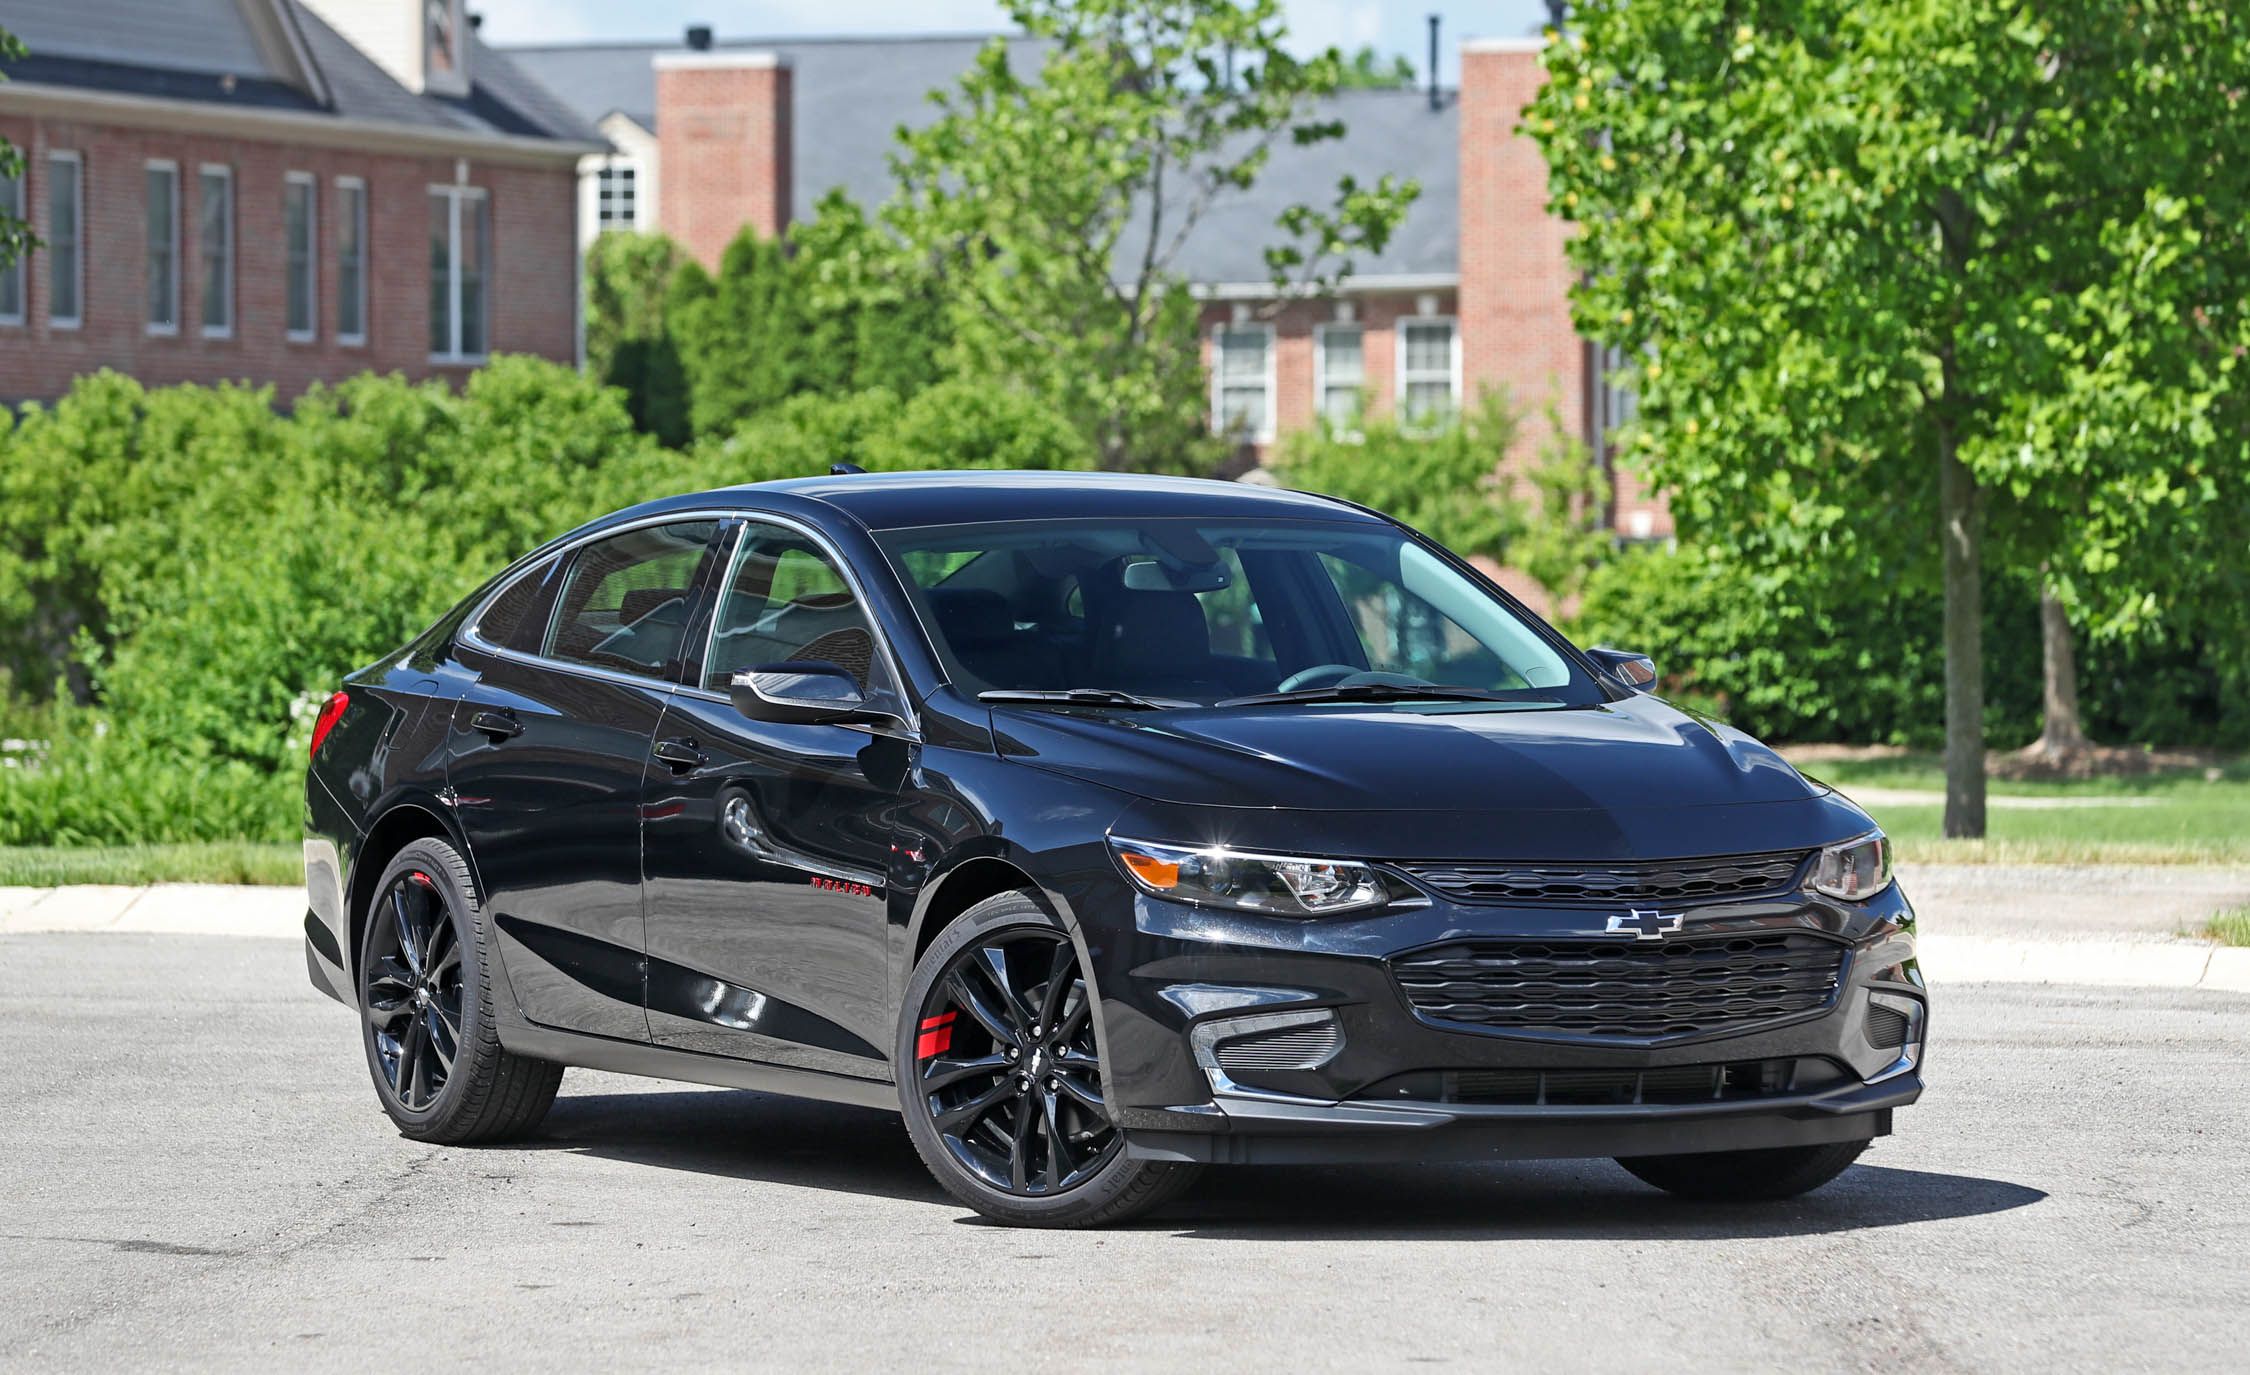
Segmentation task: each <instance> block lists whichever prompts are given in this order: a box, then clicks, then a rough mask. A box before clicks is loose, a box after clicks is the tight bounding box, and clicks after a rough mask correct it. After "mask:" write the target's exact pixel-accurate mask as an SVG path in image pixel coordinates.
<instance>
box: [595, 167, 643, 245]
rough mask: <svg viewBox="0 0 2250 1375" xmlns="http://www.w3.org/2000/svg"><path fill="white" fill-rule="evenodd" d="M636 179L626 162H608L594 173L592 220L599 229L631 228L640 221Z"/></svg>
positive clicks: (632, 168)
mask: <svg viewBox="0 0 2250 1375" xmlns="http://www.w3.org/2000/svg"><path fill="white" fill-rule="evenodd" d="M637 180H638V178H637V177H636V176H635V174H634V167H633V164H632V163H629V162H617V161H613V162H608V163H605V164H603V166H602V169H601V171H599V172H597V173H595V174H594V191H595V197H594V223H595V224H596V225H597V226H599V227H600V228H602V229H631V228H633V227H634V226H635V225H637V224H639V223H640V207H639V199H640V197H639V189H638V187H637V186H636V184H635V183H636V182H637Z"/></svg>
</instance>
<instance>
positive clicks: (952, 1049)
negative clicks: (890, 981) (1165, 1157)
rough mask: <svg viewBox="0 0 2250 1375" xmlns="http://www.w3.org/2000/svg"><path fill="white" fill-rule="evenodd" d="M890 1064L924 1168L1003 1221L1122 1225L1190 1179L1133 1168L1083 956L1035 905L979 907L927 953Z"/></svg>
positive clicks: (1167, 1168) (1149, 1164)
mask: <svg viewBox="0 0 2250 1375" xmlns="http://www.w3.org/2000/svg"><path fill="white" fill-rule="evenodd" d="M893 1063H894V1064H896V1065H897V1066H898V1067H899V1068H898V1085H899V1106H900V1108H901V1109H902V1110H903V1111H904V1113H905V1114H906V1130H907V1135H908V1136H910V1137H911V1138H913V1141H914V1149H915V1150H916V1151H917V1152H918V1153H919V1154H920V1155H921V1157H922V1163H923V1164H925V1165H927V1166H928V1167H929V1169H930V1173H931V1174H933V1175H935V1176H936V1177H937V1181H938V1183H939V1184H941V1185H943V1186H945V1191H946V1192H947V1193H949V1194H951V1195H953V1196H954V1197H955V1198H957V1199H959V1200H960V1201H961V1202H962V1203H964V1204H966V1205H968V1206H969V1207H971V1208H974V1209H975V1210H976V1211H977V1212H979V1213H982V1214H983V1215H984V1216H986V1217H989V1218H992V1219H994V1220H996V1221H1000V1222H1007V1223H1013V1224H1015V1225H1018V1226H1025V1227H1090V1226H1099V1225H1102V1224H1105V1223H1112V1222H1122V1221H1124V1220H1126V1219H1127V1218H1131V1217H1137V1216H1139V1215H1140V1214H1142V1213H1145V1212H1147V1211H1149V1210H1150V1209H1152V1208H1155V1207H1158V1206H1159V1205H1161V1204H1163V1203H1165V1202H1168V1201H1169V1200H1171V1199H1172V1198H1174V1197H1176V1196H1177V1195H1178V1194H1179V1193H1180V1191H1181V1190H1183V1189H1185V1188H1186V1187H1187V1186H1188V1184H1189V1183H1191V1182H1192V1181H1193V1180H1194V1178H1195V1174H1196V1167H1195V1166H1193V1165H1181V1164H1174V1163H1170V1162H1164V1161H1134V1160H1128V1159H1127V1158H1126V1156H1125V1134H1124V1133H1123V1132H1122V1131H1120V1130H1119V1129H1118V1127H1117V1125H1116V1124H1115V1123H1114V1122H1113V1121H1112V1120H1111V1118H1110V1113H1109V1107H1108V1102H1107V1098H1106V1096H1105V1085H1104V1076H1103V1069H1102V1060H1101V1053H1100V1049H1099V1047H1098V1045H1097V1043H1096V1041H1095V1038H1094V1007H1093V1000H1092V997H1091V994H1090V991H1089V985H1088V983H1087V981H1086V976H1085V971H1084V970H1083V969H1082V968H1081V967H1080V964H1079V958H1078V951H1077V947H1076V946H1074V945H1073V944H1072V943H1071V939H1070V934H1069V933H1068V932H1067V931H1066V930H1064V929H1063V926H1062V923H1061V922H1059V921H1057V920H1056V919H1055V918H1054V917H1053V916H1052V915H1051V914H1049V913H1048V912H1047V910H1046V909H1045V908H1043V907H1041V906H1040V905H1039V904H1038V903H1037V902H1035V901H1033V900H1032V898H1031V897H1030V896H1029V895H1027V894H1024V893H1003V894H1001V895H999V896H998V897H993V898H988V899H986V900H985V901H983V902H981V903H978V904H977V905H976V906H974V907H972V908H970V909H969V910H968V911H967V912H965V913H963V914H962V915H961V917H960V919H959V920H957V921H955V922H954V923H953V925H951V926H949V927H947V928H946V930H945V931H944V933H943V934H941V935H940V936H939V937H938V939H937V941H936V942H935V943H934V944H932V945H931V947H930V949H929V952H928V953H927V954H925V955H924V956H923V957H922V961H921V963H920V964H918V965H916V966H915V970H914V977H913V979H912V980H911V981H909V983H908V984H907V992H906V1000H905V1004H904V1007H903V1008H902V1010H901V1015H900V1024H899V1034H898V1044H897V1055H896V1058H895V1059H894V1061H893Z"/></svg>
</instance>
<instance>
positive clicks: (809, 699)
mask: <svg viewBox="0 0 2250 1375" xmlns="http://www.w3.org/2000/svg"><path fill="white" fill-rule="evenodd" d="M727 695H728V696H729V697H731V698H732V699H733V701H734V709H735V710H736V711H739V712H741V713H742V714H743V715H744V716H747V717H749V718H750V719H751V720H753V721H773V722H777V723H781V724H785V725H813V724H817V723H820V722H844V721H864V720H867V719H869V717H870V716H871V715H882V714H883V713H879V712H873V713H871V712H870V711H869V710H868V702H867V694H865V693H864V692H861V691H860V687H859V683H858V681H857V680H855V679H854V678H853V677H852V675H851V674H849V673H847V672H845V671H844V670H843V669H842V668H840V667H838V666H837V665H835V664H832V663H829V662H827V661H826V660H821V659H795V660H790V661H788V662H786V663H778V664H762V665H760V666H759V667H757V668H753V669H750V670H748V671H747V672H743V673H737V674H735V675H734V677H733V679H732V680H731V691H730V692H729V693H728V694H727Z"/></svg>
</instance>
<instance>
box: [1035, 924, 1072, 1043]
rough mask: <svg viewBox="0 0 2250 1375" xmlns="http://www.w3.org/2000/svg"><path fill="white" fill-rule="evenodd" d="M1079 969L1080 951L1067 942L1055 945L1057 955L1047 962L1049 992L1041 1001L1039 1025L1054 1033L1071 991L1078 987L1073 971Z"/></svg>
mask: <svg viewBox="0 0 2250 1375" xmlns="http://www.w3.org/2000/svg"><path fill="white" fill-rule="evenodd" d="M1077 967H1078V951H1077V950H1076V948H1074V947H1073V946H1072V945H1071V943H1070V942H1069V941H1067V940H1064V941H1057V942H1056V943H1055V953H1054V955H1053V956H1052V957H1051V958H1050V959H1049V960H1048V961H1047V991H1046V993H1045V994H1044V995H1043V996H1042V997H1041V998H1040V999H1039V1025H1040V1027H1041V1028H1043V1029H1045V1030H1048V1031H1052V1030H1054V1029H1055V1025H1056V1023H1058V1022H1060V1021H1061V1020H1062V1016H1063V1004H1064V1000H1065V999H1067V998H1068V997H1069V996H1070V990H1071V989H1073V988H1075V987H1077V985H1078V981H1077V980H1076V979H1073V978H1072V977H1071V976H1070V975H1071V971H1072V970H1074V969H1076V968H1077Z"/></svg>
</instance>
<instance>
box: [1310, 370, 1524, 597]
mask: <svg viewBox="0 0 2250 1375" xmlns="http://www.w3.org/2000/svg"><path fill="white" fill-rule="evenodd" d="M1516 430H1517V424H1516V415H1515V412H1514V411H1512V410H1511V409H1509V406H1508V403H1507V400H1506V398H1505V397H1503V396H1501V395H1500V394H1498V393H1495V392H1487V393H1485V394H1484V396H1483V398H1482V399H1481V400H1480V401H1479V403H1478V404H1477V405H1476V406H1475V407H1473V408H1471V409H1469V410H1466V411H1463V412H1461V413H1460V414H1459V415H1456V416H1452V417H1449V418H1447V419H1446V420H1444V421H1443V422H1442V423H1440V424H1438V425H1437V426H1436V427H1435V428H1434V429H1426V428H1421V427H1410V426H1408V425H1406V424H1405V423H1404V422H1402V421H1401V420H1400V419H1399V418H1398V417H1397V416H1396V415H1393V414H1390V413H1388V412H1378V413H1374V414H1369V415H1366V416H1363V417H1362V418H1361V420H1360V421H1359V423H1358V424H1357V425H1356V426H1353V427H1352V428H1350V429H1348V430H1347V429H1344V428H1340V427H1338V426H1336V425H1334V424H1331V423H1330V422H1329V421H1327V420H1326V419H1325V418H1324V419H1323V420H1322V421H1321V423H1320V424H1319V425H1318V426H1317V427H1315V428H1313V429H1309V430H1299V431H1297V432H1296V433H1294V434H1292V435H1290V436H1289V437H1288V438H1287V439H1285V440H1283V441H1282V447H1281V453H1280V455H1279V458H1278V460H1277V462H1276V463H1275V464H1274V474H1275V475H1276V476H1277V477H1279V478H1280V479H1281V481H1282V482H1283V483H1284V484H1286V485H1288V486H1290V487H1294V488H1296V489H1298V490H1299V491H1304V492H1320V493H1323V494H1324V495H1327V496H1332V497H1341V498H1342V499H1344V500H1346V501H1356V502H1358V503H1359V504H1360V505H1362V506H1371V507H1373V508H1374V509H1376V510H1378V511H1381V512H1382V513H1383V514H1385V515H1387V516H1390V517H1392V518H1394V519H1396V520H1400V521H1404V522H1405V523H1406V524H1408V525H1411V526H1413V527H1414V528H1415V529H1417V530H1420V531H1421V532H1422V533H1423V534H1425V535H1428V536H1429V537H1430V538H1432V539H1434V540H1436V541H1437V542H1438V543H1440V544H1442V545H1444V546H1445V547H1446V548H1448V549H1451V550H1452V551H1453V552H1455V553H1457V554H1462V555H1469V556H1473V555H1479V554H1481V555H1484V556H1485V557H1487V558H1499V557H1500V556H1501V555H1502V554H1503V553H1504V552H1505V551H1506V549H1507V547H1508V544H1509V542H1510V541H1511V540H1513V539H1515V538H1516V537H1517V536H1518V535H1520V534H1522V533H1523V531H1524V530H1525V528H1526V524H1527V522H1526V518H1525V515H1524V512H1523V509H1522V507H1521V506H1520V505H1519V504H1518V503H1517V502H1515V501H1514V500H1512V499H1511V497H1510V494H1509V492H1508V490H1507V488H1506V486H1505V485H1504V484H1503V483H1502V481H1501V478H1500V472H1499V469H1500V460H1501V458H1502V457H1503V456H1505V455H1506V454H1507V452H1508V450H1509V449H1510V448H1511V447H1513V445H1514V444H1515V440H1516Z"/></svg>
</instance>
